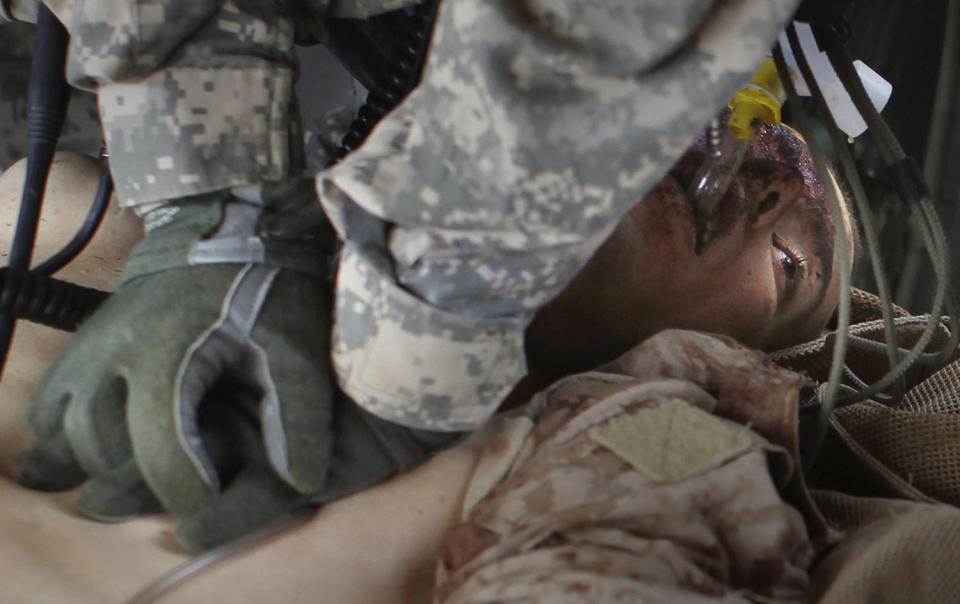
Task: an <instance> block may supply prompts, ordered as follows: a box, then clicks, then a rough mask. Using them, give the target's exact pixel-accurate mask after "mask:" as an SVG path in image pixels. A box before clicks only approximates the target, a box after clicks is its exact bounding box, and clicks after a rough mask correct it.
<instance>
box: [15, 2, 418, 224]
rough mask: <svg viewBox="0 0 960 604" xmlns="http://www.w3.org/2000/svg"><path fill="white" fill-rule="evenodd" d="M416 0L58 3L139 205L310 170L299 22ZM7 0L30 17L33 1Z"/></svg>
mask: <svg viewBox="0 0 960 604" xmlns="http://www.w3.org/2000/svg"><path fill="white" fill-rule="evenodd" d="M411 1H413V0H290V1H288V2H266V1H261V0H86V1H79V0H48V2H47V5H48V6H49V7H50V8H51V10H53V12H54V13H55V14H56V15H57V17H58V18H59V19H60V21H62V22H63V24H64V25H65V26H66V27H67V30H68V31H69V32H70V54H69V57H68V66H67V71H68V78H69V79H70V81H71V83H73V84H74V85H77V86H79V87H81V88H88V89H91V90H94V91H96V92H97V95H98V101H99V106H100V115H101V120H102V123H103V128H104V135H105V138H106V142H107V149H108V151H109V152H110V156H111V170H112V172H113V175H114V180H115V182H116V188H117V194H118V198H119V200H120V203H121V205H124V206H134V205H141V204H144V203H149V202H153V201H161V200H166V199H174V198H179V197H183V196H187V195H196V194H200V193H205V192H210V191H216V190H221V189H227V188H230V187H235V186H243V185H250V184H258V183H262V182H265V181H276V180H282V179H284V178H286V177H288V176H290V175H291V174H292V172H293V171H296V170H298V169H300V168H301V166H300V165H299V164H300V162H299V161H298V158H297V154H299V153H301V152H302V144H303V141H302V140H301V139H300V126H299V119H298V116H297V114H296V109H295V107H294V104H293V100H292V95H293V82H294V79H295V77H296V76H295V74H296V59H295V56H294V53H293V39H294V30H295V27H296V26H297V25H298V24H301V23H302V22H303V21H304V20H306V21H307V22H309V21H310V20H311V19H313V18H316V17H317V16H320V15H324V14H331V15H337V16H340V15H349V16H357V17H363V16H367V15H370V14H374V13H376V12H379V11H383V10H386V9H389V8H395V7H397V6H400V5H403V4H409V3H410V2H411ZM0 2H7V3H11V4H10V6H11V7H12V8H14V9H15V10H14V11H13V16H16V17H18V18H29V14H27V12H28V11H24V10H22V8H26V9H29V8H30V3H29V2H28V1H27V0H0ZM18 8H21V10H20V11H18V10H16V9H18ZM33 8H34V9H35V3H34V4H33ZM21 13H24V14H21ZM295 17H296V19H297V22H295Z"/></svg>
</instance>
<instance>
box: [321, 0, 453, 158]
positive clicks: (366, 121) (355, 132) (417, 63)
mask: <svg viewBox="0 0 960 604" xmlns="http://www.w3.org/2000/svg"><path fill="white" fill-rule="evenodd" d="M436 5H437V2H436V0H426V1H424V2H422V3H420V4H418V5H417V6H415V7H413V8H412V9H411V11H412V13H411V15H410V16H409V17H408V18H409V19H411V20H412V22H413V24H412V26H411V28H410V29H409V30H407V31H406V32H405V34H406V35H405V39H404V40H403V42H402V43H401V44H400V48H399V50H398V52H397V56H396V58H394V59H393V60H392V61H391V64H390V66H389V67H388V68H387V69H386V70H385V75H384V77H381V78H378V80H380V81H379V83H378V85H377V87H376V88H375V89H373V90H371V91H370V92H369V93H368V94H367V98H366V100H365V102H364V104H363V105H361V106H360V109H359V110H357V117H356V118H354V120H353V122H351V123H350V126H349V127H348V128H347V133H346V134H345V135H344V136H343V138H342V139H341V140H340V147H339V148H338V149H337V151H336V153H335V154H334V159H333V160H332V162H331V163H336V162H337V161H339V160H340V159H342V158H343V157H344V156H345V155H347V154H348V153H350V152H351V151H353V150H354V149H356V148H357V147H359V146H360V145H361V144H362V143H363V141H364V140H366V138H367V136H368V135H369V134H370V131H371V130H373V127H374V126H375V125H376V124H377V122H379V121H380V120H381V119H383V116H385V115H386V114H387V113H389V112H390V111H391V110H393V108H394V107H396V106H397V104H398V103H399V102H400V101H401V100H403V98H404V97H405V96H406V95H407V94H408V93H409V92H410V91H411V90H413V87H414V86H416V85H417V82H419V80H420V73H421V72H422V70H423V64H424V62H425V61H424V57H425V56H426V52H427V46H428V44H429V42H430V34H431V32H432V30H433V21H434V14H435V12H436Z"/></svg>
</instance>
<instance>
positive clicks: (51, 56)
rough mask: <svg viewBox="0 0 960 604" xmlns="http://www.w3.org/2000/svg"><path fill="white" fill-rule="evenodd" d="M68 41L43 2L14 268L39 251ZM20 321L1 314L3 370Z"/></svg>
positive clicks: (65, 92) (62, 106) (66, 90)
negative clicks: (36, 245) (35, 247)
mask: <svg viewBox="0 0 960 604" xmlns="http://www.w3.org/2000/svg"><path fill="white" fill-rule="evenodd" d="M68 41H69V36H68V35H67V30H66V28H64V27H63V25H62V24H61V23H60V22H59V21H58V20H57V18H56V17H55V16H54V15H53V13H52V12H50V9H48V8H47V7H46V6H45V5H43V4H40V5H39V7H38V12H37V27H36V36H35V38H34V46H33V63H32V65H31V67H30V90H29V93H28V106H29V120H30V123H29V135H28V151H27V173H26V178H25V180H24V184H23V197H22V199H21V201H20V212H19V214H18V216H17V227H16V230H15V231H14V235H13V244H12V246H11V249H10V258H9V261H8V264H9V267H10V268H11V269H13V270H26V269H27V268H28V267H29V265H30V256H31V255H32V254H33V244H34V240H35V239H36V236H37V223H38V221H39V219H40V204H41V202H42V201H43V190H44V187H45V186H46V183H47V174H48V172H49V171H50V163H51V162H52V160H53V154H54V151H55V150H56V146H57V138H58V137H59V135H60V129H61V128H62V127H63V121H64V117H65V116H66V110H67V101H68V100H69V98H70V87H69V86H68V85H67V82H66V78H65V69H66V57H67V42H68ZM15 324H16V318H15V317H14V316H12V315H6V314H5V315H0V372H2V371H3V366H4V365H5V364H6V360H7V354H8V353H9V351H10V342H11V341H12V339H13V330H14V327H15Z"/></svg>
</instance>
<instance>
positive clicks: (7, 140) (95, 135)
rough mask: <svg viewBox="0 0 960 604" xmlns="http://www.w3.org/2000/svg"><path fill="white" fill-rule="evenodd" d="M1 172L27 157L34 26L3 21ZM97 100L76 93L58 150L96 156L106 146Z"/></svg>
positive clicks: (0, 80)
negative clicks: (28, 97)
mask: <svg viewBox="0 0 960 604" xmlns="http://www.w3.org/2000/svg"><path fill="white" fill-rule="evenodd" d="M0 40H2V41H3V53H2V55H0V172H2V171H3V170H5V169H6V168H8V167H9V166H11V165H12V164H13V163H14V162H16V161H17V160H18V159H20V158H21V157H24V156H26V154H27V83H28V81H29V78H30V57H31V56H32V54H33V52H32V51H33V27H32V26H30V25H27V24H24V23H2V22H0ZM102 140H103V135H102V134H101V131H100V119H99V117H98V115H97V102H96V98H95V97H94V96H93V95H92V94H90V93H89V92H85V91H81V90H74V91H73V94H72V96H71V99H70V107H69V110H68V111H67V120H66V123H65V124H64V127H63V131H62V133H61V135H60V142H59V148H60V149H62V150H69V151H76V152H78V153H84V154H87V155H96V154H97V153H98V152H99V151H100V148H101V147H102V146H103V142H102Z"/></svg>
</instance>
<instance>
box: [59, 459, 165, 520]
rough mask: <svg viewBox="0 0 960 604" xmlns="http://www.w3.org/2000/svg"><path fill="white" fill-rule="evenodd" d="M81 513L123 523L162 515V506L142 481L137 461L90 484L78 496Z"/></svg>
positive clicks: (92, 480) (122, 465) (121, 466)
mask: <svg viewBox="0 0 960 604" xmlns="http://www.w3.org/2000/svg"><path fill="white" fill-rule="evenodd" d="M76 504H77V509H79V510H80V512H81V513H83V514H85V515H87V516H90V517H91V518H95V519H97V520H102V521H105V522H120V521H123V520H129V519H131V518H136V517H137V516H143V515H145V514H156V513H159V512H162V511H163V505H162V504H161V503H160V501H159V500H158V499H157V498H156V496H155V495H154V494H153V492H152V491H150V487H148V486H147V483H146V482H145V481H144V480H143V476H142V475H141V474H140V470H139V468H137V464H136V461H135V460H133V459H130V460H127V461H126V462H125V463H123V464H121V465H119V466H118V467H116V468H114V469H112V470H110V471H109V472H107V473H105V474H101V475H99V476H96V477H95V478H92V479H91V480H88V481H87V482H85V483H84V484H83V486H82V487H80V492H79V493H78V494H77V501H76Z"/></svg>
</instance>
